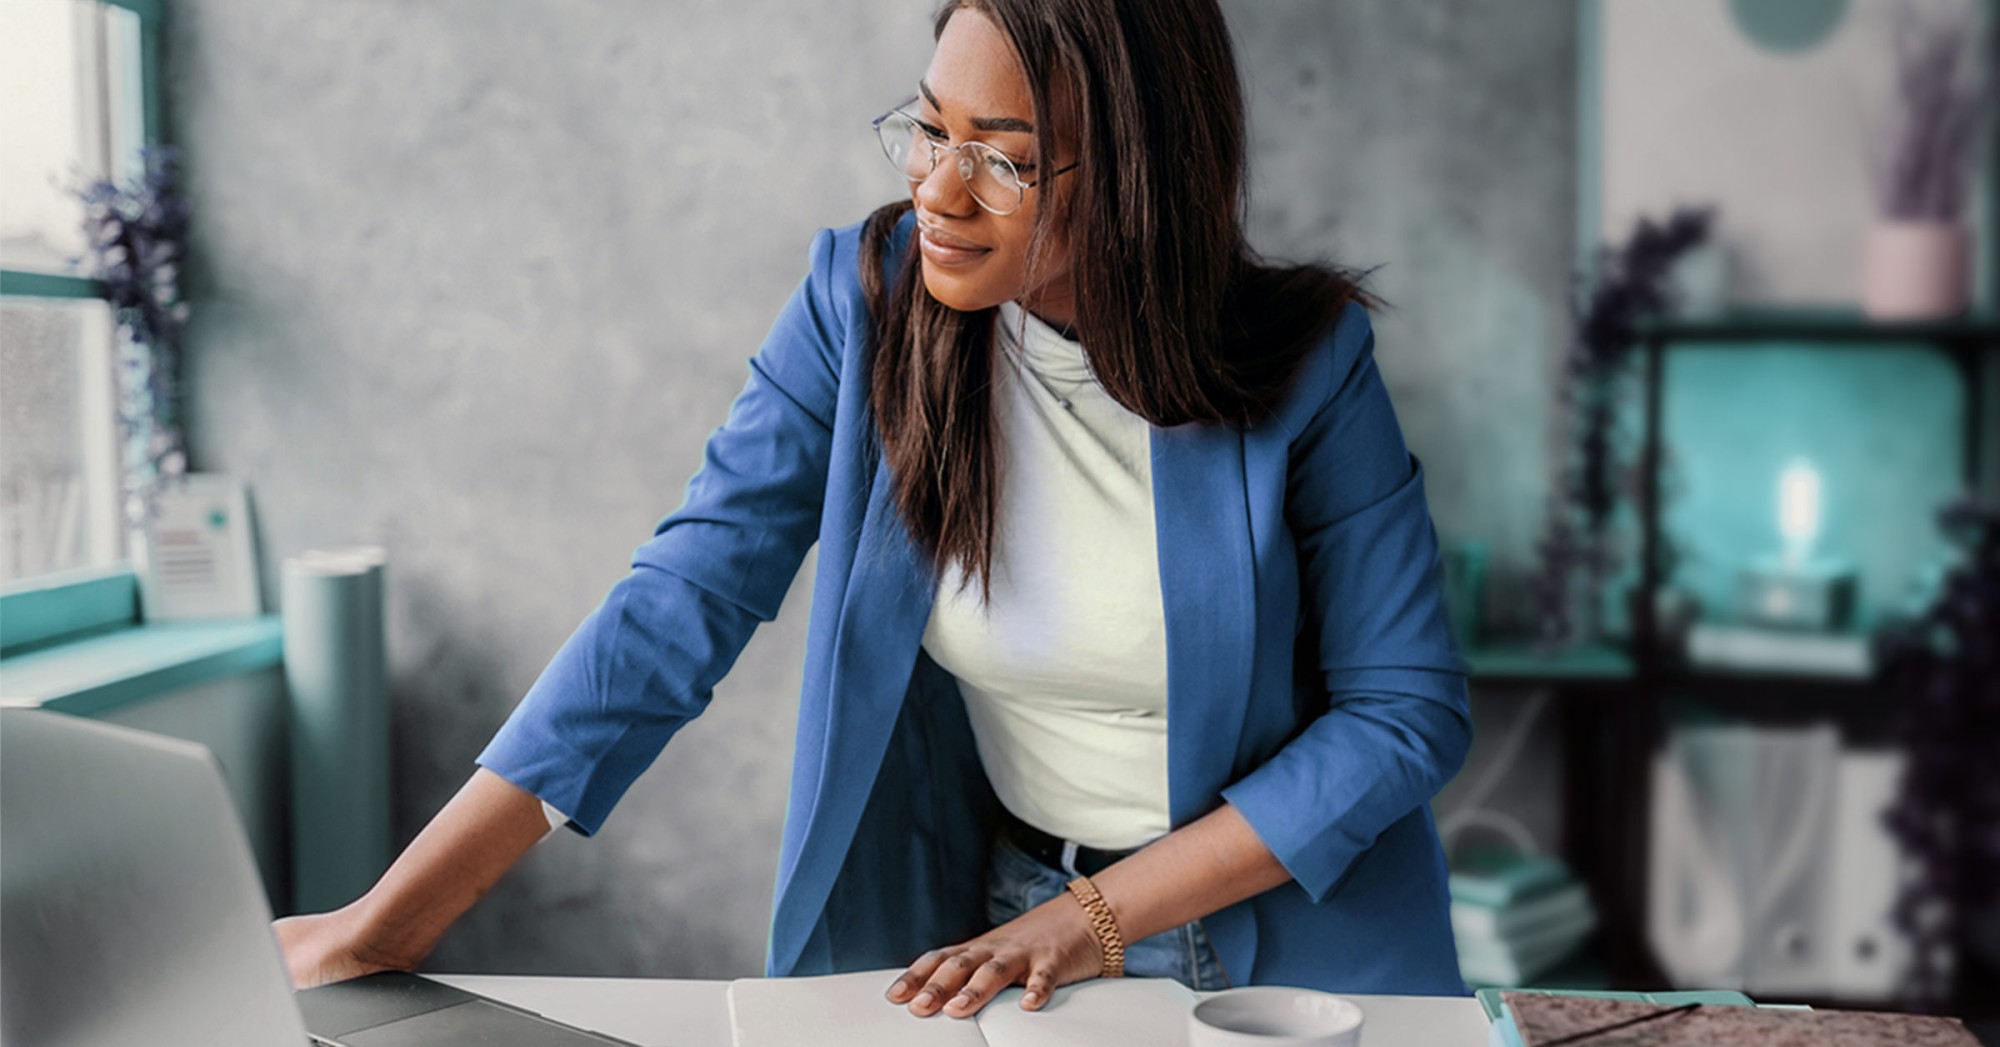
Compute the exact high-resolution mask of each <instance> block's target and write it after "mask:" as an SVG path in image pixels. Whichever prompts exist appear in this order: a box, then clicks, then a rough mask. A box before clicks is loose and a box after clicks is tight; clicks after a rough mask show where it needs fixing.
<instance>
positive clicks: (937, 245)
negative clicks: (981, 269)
mask: <svg viewBox="0 0 2000 1047" xmlns="http://www.w3.org/2000/svg"><path fill="white" fill-rule="evenodd" d="M918 229H919V233H918V241H919V243H920V246H921V247H922V249H923V252H924V258H926V259H927V260H929V261H930V262H932V263H933V264H936V265H943V266H960V265H971V264H972V263H974V262H977V261H979V260H980V259H982V258H985V257H986V256H987V255H988V254H989V253H991V252H992V250H993V249H992V248H990V247H981V246H980V245H978V244H975V243H973V242H972V241H970V240H966V239H964V238H962V237H957V236H953V235H951V234H950V233H947V232H944V231H943V230H940V229H934V228H932V227H930V226H928V225H921V226H919V227H918Z"/></svg>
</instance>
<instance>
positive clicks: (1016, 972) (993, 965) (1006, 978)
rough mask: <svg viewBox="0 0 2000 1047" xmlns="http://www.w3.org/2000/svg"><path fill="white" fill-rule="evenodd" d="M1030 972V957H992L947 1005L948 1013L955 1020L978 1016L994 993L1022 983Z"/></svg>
mask: <svg viewBox="0 0 2000 1047" xmlns="http://www.w3.org/2000/svg"><path fill="white" fill-rule="evenodd" d="M1027 969H1028V960H1027V957H1026V956H1025V955H1023V954H1020V953H1015V954H1013V955H1012V956H993V957H990V958H988V959H987V960H986V962H985V963H982V964H980V965H979V966H978V967H976V968H974V969H973V971H972V977H971V978H970V979H968V980H967V981H966V983H965V986H964V987H963V988H961V989H959V990H958V993H957V995H955V996H953V997H952V998H951V1000H950V1002H948V1003H946V1004H945V1013H946V1014H949V1015H951V1016H952V1017H954V1018H964V1017H968V1016H970V1015H973V1014H977V1013H979V1009H980V1008H981V1007H984V1006H986V1002H987V1001H988V1000H991V999H992V998H993V994H994V993H997V992H999V991H1000V990H1002V989H1005V988H1006V987H1008V986H1009V985H1012V984H1014V983H1015V982H1017V981H1019V980H1021V975H1022V974H1024V973H1026V972H1027Z"/></svg>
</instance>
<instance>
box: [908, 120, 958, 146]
mask: <svg viewBox="0 0 2000 1047" xmlns="http://www.w3.org/2000/svg"><path fill="white" fill-rule="evenodd" d="M912 122H913V123H915V121H912ZM917 130H919V131H922V132H923V133H924V137H926V138H929V139H930V140H931V141H933V142H943V141H945V140H946V139H947V138H949V137H950V136H949V135H947V134H945V133H944V128H942V127H932V126H931V125H929V124H925V123H918V124H917Z"/></svg>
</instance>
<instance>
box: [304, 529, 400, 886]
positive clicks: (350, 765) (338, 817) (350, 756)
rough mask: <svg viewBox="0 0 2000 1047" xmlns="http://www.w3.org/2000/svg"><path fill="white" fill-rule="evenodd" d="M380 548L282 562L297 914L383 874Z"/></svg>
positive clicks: (385, 794) (384, 706) (385, 686)
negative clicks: (289, 712)
mask: <svg viewBox="0 0 2000 1047" xmlns="http://www.w3.org/2000/svg"><path fill="white" fill-rule="evenodd" d="M385 559H386V557H385V555H384V553H383V550H382V549H380V548H379V547H376V546H361V547H355V548H347V549H332V550H312V551H310V552H306V553H303V554H301V555H299V556H295V557H292V558H290V559H288V560H286V561H285V565H284V575H283V585H282V597H281V607H282V610H283V614H284V630H285V684H286V689H287V691H288V692H289V697H290V709H291V736H292V771H291V773H292V810H291V816H292V903H293V905H294V906H295V907H296V908H297V910H298V911H300V912H323V911H325V910H328V909H334V908H338V907H339V906H342V905H345V904H347V903H348V902H350V901H353V900H354V899H355V898H357V897H359V896H360V895H361V894H362V893H363V892H364V891H366V890H367V889H368V888H369V887H370V886H372V885H373V884H374V882H375V880H376V878H377V877H379V876H381V874H382V872H383V871H384V870H385V869H387V868H388V867H389V858H390V854H389V846H390V828H389V679H388V677H389V667H388V657H387V643H386V637H385V633H384V627H383V613H382V567H383V563H384V560H385Z"/></svg>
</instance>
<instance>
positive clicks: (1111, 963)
mask: <svg viewBox="0 0 2000 1047" xmlns="http://www.w3.org/2000/svg"><path fill="white" fill-rule="evenodd" d="M1068 887H1069V893H1071V894H1073V895H1075V896H1076V900H1077V901H1078V902H1080V903H1082V905H1083V912H1084V915H1085V916H1088V917H1089V918H1090V930H1091V933H1093V934H1095V935H1097V948H1098V951H1099V952H1102V953H1103V954H1104V970H1103V972H1102V976H1103V977H1106V978H1120V977H1123V976H1124V974H1125V938H1124V936H1123V935H1121V934H1119V933H1118V919H1117V917H1114V916H1112V915H1111V906H1109V905H1106V904H1105V903H1104V896H1103V895H1101V894H1099V893H1097V885H1096V884H1094V883H1091V882H1090V877H1088V876H1079V877H1077V878H1076V879H1074V880H1071V881H1070V882H1069V884H1068Z"/></svg>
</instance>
